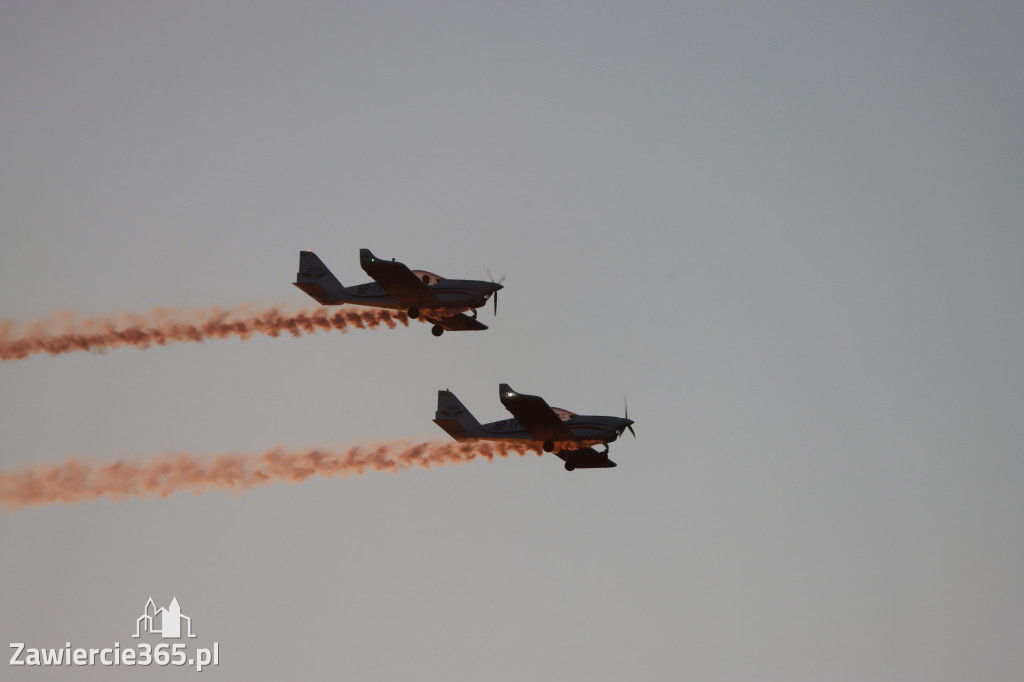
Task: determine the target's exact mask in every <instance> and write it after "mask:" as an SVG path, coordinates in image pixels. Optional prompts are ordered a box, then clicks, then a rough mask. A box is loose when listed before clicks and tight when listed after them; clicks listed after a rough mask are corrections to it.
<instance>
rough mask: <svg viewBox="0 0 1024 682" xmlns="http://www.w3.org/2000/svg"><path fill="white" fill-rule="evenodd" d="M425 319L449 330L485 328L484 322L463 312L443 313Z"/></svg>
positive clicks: (473, 330) (466, 330) (476, 330)
mask: <svg viewBox="0 0 1024 682" xmlns="http://www.w3.org/2000/svg"><path fill="white" fill-rule="evenodd" d="M427 319H428V320H429V321H431V322H433V323H434V324H436V325H438V326H440V327H444V328H445V329H447V330H448V331H450V332H470V331H472V332H478V331H483V330H484V329H487V325H486V324H484V323H483V322H480V321H479V320H477V319H476V318H475V317H470V316H469V315H466V314H465V313H456V314H455V315H445V316H444V317H428V318H427Z"/></svg>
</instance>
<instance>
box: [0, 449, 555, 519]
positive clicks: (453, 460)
mask: <svg viewBox="0 0 1024 682" xmlns="http://www.w3.org/2000/svg"><path fill="white" fill-rule="evenodd" d="M531 451H532V452H536V453H537V454H538V455H540V453H541V451H540V448H539V447H538V446H537V445H536V444H534V443H531V442H529V441H524V442H523V443H509V442H502V443H494V442H479V443H450V442H438V441H425V442H422V443H409V442H404V441H398V442H390V443H377V444H374V445H357V446H353V447H349V448H347V449H344V450H331V449H319V448H317V449H312V450H299V451H288V450H285V449H284V448H281V447H276V448H272V449H270V450H267V451H266V452H263V453H226V454H220V455H205V456H203V455H190V454H188V453H177V454H167V455H161V456H159V457H156V458H155V459H152V460H150V461H147V462H138V461H136V460H125V459H118V460H114V461H109V460H108V461H90V460H81V459H75V458H74V457H72V456H70V455H69V456H68V458H67V460H66V461H65V462H64V463H63V464H51V465H44V464H40V465H36V466H33V467H29V468H25V469H22V470H21V471H17V472H7V471H3V470H0V506H5V507H7V508H8V509H9V510H11V511H17V510H18V509H21V508H22V507H28V506H35V505H44V504H52V503H54V502H64V503H66V504H74V503H76V502H86V501H89V500H94V499H96V498H98V497H110V498H113V499H115V500H119V499H122V498H124V497H132V496H135V497H139V498H147V497H167V496H168V495H171V494H173V493H176V492H185V491H188V492H192V493H195V494H196V495H198V494H199V493H201V492H204V491H206V490H210V489H219V490H233V491H245V490H250V489H251V488H255V487H256V486H265V485H269V484H271V483H273V482H275V481H285V482H287V483H302V482H303V481H305V480H306V479H308V478H311V477H313V476H323V477H324V478H331V477H332V476H342V477H345V476H347V475H349V474H357V475H360V476H361V475H362V474H363V473H365V472H366V471H389V472H391V473H396V472H398V471H402V470H404V469H409V468H412V467H413V466H418V467H422V468H424V469H430V468H432V467H435V466H443V465H445V464H463V463H465V462H470V461H472V460H474V459H477V458H481V457H482V458H485V459H487V460H493V459H494V458H495V457H508V456H509V455H512V454H518V455H521V456H522V455H525V454H526V453H527V452H531Z"/></svg>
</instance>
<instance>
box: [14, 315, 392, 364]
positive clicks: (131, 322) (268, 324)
mask: <svg viewBox="0 0 1024 682" xmlns="http://www.w3.org/2000/svg"><path fill="white" fill-rule="evenodd" d="M399 323H401V324H403V325H405V326H407V327H408V326H409V318H408V316H407V315H406V314H405V313H404V312H398V311H391V310H384V309H380V308H362V309H359V310H334V311H328V310H325V309H323V308H317V309H315V310H300V311H297V312H296V311H288V310H285V309H283V308H282V307H280V306H274V307H270V308H262V309H260V308H255V307H254V306H252V305H240V306H235V307H233V308H226V309H225V308H219V307H217V308H155V309H153V310H152V311H150V312H149V313H145V314H141V315H140V314H134V313H124V314H121V315H106V316H90V317H84V318H83V317H78V316H77V315H75V314H74V313H71V312H60V313H55V314H53V315H49V316H47V317H42V318H37V319H35V320H30V321H28V322H24V323H21V324H18V323H15V322H14V321H13V320H8V319H3V318H0V361H4V360H21V359H23V358H27V357H28V356H30V355H36V354H37V353H49V354H50V355H63V354H64V353H73V352H75V351H93V352H104V351H106V350H108V349H110V348H118V347H120V346H133V347H135V348H149V347H150V346H154V345H156V346H165V345H167V344H169V343H185V342H192V343H202V342H203V341H206V340H207V339H226V338H230V337H237V338H240V339H247V338H249V337H250V336H252V335H253V334H264V335H266V336H274V337H276V336H280V335H281V334H284V333H288V334H291V335H292V336H302V335H303V334H315V333H317V332H319V331H332V330H337V331H340V332H342V333H345V332H347V331H348V330H349V327H355V328H357V329H376V328H377V327H379V326H380V325H382V324H384V325H387V326H388V328H389V329H394V328H395V326H396V325H397V324H399Z"/></svg>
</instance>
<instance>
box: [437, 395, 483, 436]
mask: <svg viewBox="0 0 1024 682" xmlns="http://www.w3.org/2000/svg"><path fill="white" fill-rule="evenodd" d="M434 423H435V424H437V425H438V426H440V427H441V428H442V429H444V430H445V431H447V432H448V435H449V436H451V437H452V438H454V439H455V440H457V441H463V440H470V439H472V438H473V437H474V435H475V433H477V432H479V430H480V422H478V421H477V420H476V417H474V416H473V413H472V412H470V411H469V410H468V409H466V406H465V405H463V404H462V401H461V400H459V399H458V398H456V397H455V394H454V393H452V392H451V391H438V392H437V413H436V414H435V415H434Z"/></svg>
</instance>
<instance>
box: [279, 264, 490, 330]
mask: <svg viewBox="0 0 1024 682" xmlns="http://www.w3.org/2000/svg"><path fill="white" fill-rule="evenodd" d="M359 264H360V265H361V266H362V267H363V270H365V271H366V274H368V275H369V276H370V277H372V278H373V280H374V281H373V282H368V283H366V284H357V285H355V286H350V287H345V286H342V285H341V282H339V281H338V278H337V277H335V276H334V274H333V273H332V272H331V271H330V270H329V269H328V268H327V266H326V265H324V262H323V261H322V260H320V258H319V257H318V256H317V255H316V254H315V253H313V252H312V251H301V252H300V253H299V272H298V274H297V275H296V276H295V282H294V284H295V286H297V287H298V288H300V289H302V290H303V291H305V292H306V293H307V294H309V295H310V296H312V297H313V298H314V299H315V300H316V301H317V302H318V303H320V304H321V305H341V304H342V303H352V304H355V305H364V306H371V307H374V308H390V309H393V310H404V311H405V312H406V313H407V314H408V315H409V317H410V318H412V319H414V320H415V319H416V318H418V317H420V316H421V315H422V317H423V319H425V320H427V321H429V322H432V323H433V325H434V326H433V328H431V330H430V331H431V333H433V335H434V336H441V334H443V333H444V331H445V330H446V329H447V330H449V331H478V330H483V329H487V325H486V324H483V323H482V322H479V321H477V319H476V309H477V308H479V307H480V306H482V305H484V304H485V303H487V300H488V299H489V298H491V296H492V295H493V296H494V314H495V315H497V314H498V291H499V290H500V289H503V288H504V287H503V286H502V284H501V282H493V281H492V282H485V281H482V280H475V279H446V278H444V277H438V276H437V275H435V274H433V273H430V272H427V271H426V270H410V269H409V268H407V267H406V266H405V264H403V263H396V262H395V260H394V259H391V260H390V261H386V260H381V259H380V258H377V257H376V256H374V255H373V254H372V253H371V252H370V250H369V249H359ZM467 310H468V311H470V312H471V313H472V315H466V314H464V311H467Z"/></svg>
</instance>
